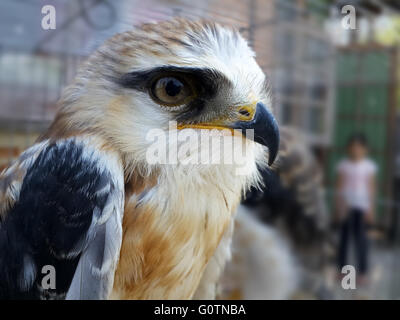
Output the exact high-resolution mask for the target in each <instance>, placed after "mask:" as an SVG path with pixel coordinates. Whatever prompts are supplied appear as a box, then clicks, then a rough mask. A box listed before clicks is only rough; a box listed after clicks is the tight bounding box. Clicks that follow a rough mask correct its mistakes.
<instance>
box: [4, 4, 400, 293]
mask: <svg viewBox="0 0 400 320" xmlns="http://www.w3.org/2000/svg"><path fill="white" fill-rule="evenodd" d="M48 4H50V5H53V6H54V7H55V9H56V28H55V29H54V30H43V28H42V26H41V21H42V18H43V17H44V14H42V13H41V10H42V7H43V6H45V5H48ZM345 5H352V6H354V8H355V9H356V29H354V30H352V29H349V30H347V29H345V28H344V27H343V25H342V19H343V17H344V16H345V14H342V13H341V9H342V8H343V6H345ZM177 16H181V17H186V18H189V19H199V18H207V19H209V20H212V21H216V22H219V23H221V24H227V25H234V26H236V27H237V28H238V29H239V30H240V32H241V33H242V34H243V36H244V37H245V38H246V39H248V42H249V44H250V45H251V46H252V47H253V48H254V50H255V52H256V54H257V61H258V63H259V64H260V66H261V67H262V68H263V70H264V71H265V73H266V75H267V76H268V77H269V78H270V81H271V86H272V95H273V108H274V111H275V114H276V116H277V119H278V122H279V123H280V124H281V125H282V126H283V125H284V126H289V127H291V128H294V129H295V130H297V131H298V132H301V135H302V136H303V137H304V140H302V141H305V144H307V147H309V150H310V152H311V153H312V154H313V156H314V159H315V166H317V167H318V168H319V172H320V175H321V187H320V190H319V191H323V193H321V192H320V193H319V194H322V197H323V199H322V201H323V202H324V206H318V208H317V209H313V214H312V215H307V210H306V209H307V208H302V206H304V202H302V201H297V204H296V205H294V206H292V207H290V208H289V209H288V208H279V206H280V203H281V202H279V201H278V202H277V203H275V206H278V209H277V210H278V211H279V210H283V211H284V210H286V211H287V210H291V214H292V215H293V214H296V213H297V211H298V212H299V214H298V216H302V215H303V216H306V219H307V220H314V221H313V223H314V222H315V223H314V224H316V225H318V228H319V232H320V233H321V235H319V236H317V237H312V239H310V240H308V241H305V242H304V243H300V241H298V240H297V237H296V236H295V235H294V233H295V231H293V228H291V227H289V228H288V227H281V226H280V224H279V223H278V222H276V220H275V219H262V220H263V222H260V223H262V224H265V225H267V226H268V228H271V229H273V230H275V231H274V232H275V233H279V234H280V235H279V237H281V238H283V239H285V240H284V241H285V243H286V245H285V248H284V249H282V250H287V251H288V252H289V253H288V254H289V255H290V259H289V260H284V262H282V263H286V264H287V263H292V264H293V270H295V271H293V274H294V273H295V274H296V276H295V278H296V279H295V280H293V279H292V278H290V282H293V286H291V287H290V290H289V289H288V290H287V292H286V291H285V293H282V295H281V296H279V298H289V299H364V298H365V299H399V298H400V275H399V272H397V271H398V270H400V82H398V74H399V72H400V56H399V50H398V47H399V45H400V1H398V0H386V1H379V0H346V1H341V0H337V1H335V0H243V1H232V0H205V1H197V2H194V1H189V0H150V1H140V0H113V1H111V0H84V1H78V0H51V1H50V0H47V1H41V0H37V1H34V0H32V1H23V0H2V1H1V2H0V169H3V168H4V167H6V166H7V165H8V164H9V163H10V162H12V161H13V159H15V158H16V157H17V156H18V155H19V154H20V153H21V152H22V151H23V150H24V149H26V148H27V147H29V146H30V145H32V144H33V143H34V141H35V139H36V138H37V137H38V135H39V134H40V133H42V132H43V131H44V130H45V129H46V127H47V126H48V125H49V123H50V121H51V120H52V119H53V117H54V115H55V112H56V101H57V99H58V98H59V96H60V93H61V90H62V88H63V87H64V86H65V85H66V84H68V83H70V82H71V80H72V79H73V77H74V75H75V73H76V70H77V68H78V66H79V64H80V63H81V62H82V61H83V60H85V58H86V57H87V56H88V55H89V54H90V53H91V52H92V51H93V50H95V49H96V48H97V47H98V46H99V45H100V44H101V43H102V42H103V41H104V40H105V39H106V38H108V37H110V36H111V35H113V34H115V33H117V32H121V31H125V30H128V29H130V28H131V27H132V26H133V25H138V24H140V23H143V22H153V21H159V20H165V19H168V18H171V17H177ZM297 131H296V132H297ZM355 132H362V133H363V134H365V136H366V137H367V139H368V142H369V146H370V148H369V149H370V157H371V159H372V160H373V161H374V162H375V163H376V165H377V167H378V171H377V199H376V209H375V215H376V217H375V221H374V224H373V227H372V228H370V229H369V231H368V236H369V240H370V244H371V245H370V269H369V281H368V284H367V285H365V286H363V287H357V289H356V290H345V289H343V288H342V286H341V284H340V281H339V280H338V279H337V274H336V273H337V267H336V258H335V255H336V248H337V245H338V230H337V229H336V228H335V224H334V223H333V218H332V217H333V213H334V211H335V208H334V207H335V206H334V201H333V199H334V198H335V187H334V186H335V180H336V174H337V171H336V169H335V168H336V166H337V164H338V162H339V161H340V160H341V159H342V158H343V157H344V156H345V153H346V142H347V139H348V137H349V136H350V135H351V134H352V133H355ZM299 143H300V142H299ZM301 143H303V142H301ZM307 177H308V175H305V176H304V177H303V179H307ZM291 183H294V182H289V185H286V187H287V188H289V189H290V188H291V186H293V185H292V184H291ZM296 183H297V184H299V183H300V184H301V182H299V181H297V182H296ZM295 193H296V192H295ZM294 197H295V198H296V196H294ZM313 199H314V198H313ZM295 200H296V199H295ZM297 200H298V199H297ZM320 200H321V199H319V198H318V201H320ZM315 201H317V200H315ZM309 202H310V201H309ZM308 205H309V204H308ZM322 207H324V209H321V208H322ZM318 210H320V211H318ZM322 211H323V212H322ZM260 214H261V216H262V215H263V213H262V212H261V213H260ZM291 219H292V218H291ZM291 219H287V221H286V224H287V225H289V226H290V225H291V226H292V227H293V226H294V224H296V225H297V224H301V223H302V222H299V221H297V220H293V219H292V220H291ZM320 220H323V222H320ZM303 225H304V226H305V227H304V230H302V232H303V233H305V234H310V233H312V232H313V231H312V230H311V228H313V227H312V226H311V224H303ZM308 225H310V227H309V229H307V228H308V227H307V226H308ZM279 248H280V247H279ZM258 250H262V249H258ZM278 251H279V250H278ZM350 261H351V259H350ZM233 263H234V262H233ZM266 268H267V269H268V266H267V267H266ZM244 272H246V271H244ZM249 272H250V271H249ZM262 272H264V271H262ZM265 272H268V270H265ZM282 276H283V277H284V279H282V281H283V282H284V281H286V282H287V281H289V280H288V279H289V278H288V277H289V276H288V275H285V274H283V275H282ZM228 279H229V277H228ZM227 281H229V280H227ZM294 282H295V283H296V285H294ZM275 286H278V287H279V286H280V284H279V283H277V284H275ZM282 286H284V284H282ZM265 290H266V291H268V290H272V289H271V288H266V289H265ZM273 290H277V289H276V287H274V289H273ZM231 297H233V298H235V297H236V298H240V297H243V295H242V296H237V295H236V296H235V295H231ZM271 297H275V296H273V295H272V296H271Z"/></svg>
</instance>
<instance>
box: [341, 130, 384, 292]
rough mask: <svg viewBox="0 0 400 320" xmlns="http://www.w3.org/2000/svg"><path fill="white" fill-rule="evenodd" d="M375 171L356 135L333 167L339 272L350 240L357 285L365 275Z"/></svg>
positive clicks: (363, 141)
mask: <svg viewBox="0 0 400 320" xmlns="http://www.w3.org/2000/svg"><path fill="white" fill-rule="evenodd" d="M376 171H377V167H376V165H375V163H374V162H373V161H372V160H371V159H369V158H368V143H367V139H366V137H365V136H364V135H363V134H361V133H357V134H354V135H352V136H351V137H350V138H349V140H348V143H347V157H346V158H345V159H343V160H341V161H340V162H339V164H338V167H337V173H338V176H337V183H336V195H337V198H336V209H337V210H336V214H337V216H336V218H337V220H338V221H339V223H340V240H339V247H338V264H339V272H341V270H342V268H343V266H345V265H346V264H347V252H348V248H349V245H350V238H353V239H354V243H355V254H356V266H355V268H356V271H357V283H359V284H364V283H365V282H366V274H367V271H368V238H367V232H366V231H367V226H368V225H372V224H373V222H374V198H375V184H376V182H375V176H376Z"/></svg>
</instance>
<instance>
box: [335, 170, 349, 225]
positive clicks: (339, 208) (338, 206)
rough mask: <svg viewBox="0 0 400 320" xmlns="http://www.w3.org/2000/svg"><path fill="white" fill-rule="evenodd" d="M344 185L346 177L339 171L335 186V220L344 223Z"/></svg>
mask: <svg viewBox="0 0 400 320" xmlns="http://www.w3.org/2000/svg"><path fill="white" fill-rule="evenodd" d="M343 184H344V176H343V173H342V172H341V171H340V170H339V171H338V175H337V178H336V185H335V220H336V221H342V220H343V218H344V216H345V212H346V208H345V203H344V199H343Z"/></svg>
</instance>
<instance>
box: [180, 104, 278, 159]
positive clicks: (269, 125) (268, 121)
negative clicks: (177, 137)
mask: <svg viewBox="0 0 400 320" xmlns="http://www.w3.org/2000/svg"><path fill="white" fill-rule="evenodd" d="M237 111H238V117H237V119H239V120H237V119H236V120H234V121H233V122H231V121H229V123H226V122H221V123H220V122H216V123H200V124H180V125H178V129H184V128H193V129H219V130H222V129H230V130H231V131H233V130H240V131H241V134H242V135H243V136H244V137H246V138H248V139H252V138H253V139H254V141H255V142H257V143H260V144H262V145H264V146H266V147H267V148H268V152H269V158H268V165H269V166H271V165H272V164H273V163H274V161H275V158H276V156H277V154H278V149H279V129H278V124H277V123H276V121H275V118H274V116H273V115H272V114H271V113H270V112H269V111H268V110H267V108H266V107H265V105H264V104H263V103H262V102H258V103H257V104H255V105H254V104H252V105H246V106H239V107H238V108H237ZM246 130H253V133H254V135H252V136H251V137H247V134H246V133H247V132H246Z"/></svg>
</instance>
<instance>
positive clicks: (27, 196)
mask: <svg viewBox="0 0 400 320" xmlns="http://www.w3.org/2000/svg"><path fill="white" fill-rule="evenodd" d="M58 105H59V111H58V113H57V115H56V117H55V119H54V121H53V122H52V124H51V126H50V128H49V129H48V130H47V132H46V133H44V134H43V136H41V137H40V138H39V140H38V141H37V143H36V144H35V145H33V146H32V147H31V148H29V149H27V150H26V151H25V152H24V153H23V154H22V155H21V156H20V157H19V159H18V160H17V161H16V162H15V163H14V164H13V165H11V166H10V167H9V168H8V169H6V170H5V171H4V172H3V173H2V175H1V178H0V201H1V203H0V217H1V220H0V221H1V224H0V270H1V274H0V298H3V299H6V298H17V299H18V298H22V299H63V298H66V299H108V298H109V299H190V298H213V296H214V294H215V285H216V282H217V281H218V276H219V273H220V272H221V269H222V267H223V264H224V261H225V260H226V259H227V258H228V257H229V245H230V239H231V235H232V224H233V223H232V222H233V215H234V212H235V209H236V207H237V205H238V204H239V202H240V197H241V194H242V192H243V190H244V189H245V188H247V187H248V186H250V185H253V184H256V183H257V181H258V168H259V166H261V165H262V163H263V162H265V160H264V159H265V158H266V152H267V153H268V154H269V156H268V162H269V164H271V163H273V161H274V159H275V157H276V154H277V151H278V144H279V130H278V127H277V124H276V122H275V120H274V118H273V116H272V111H271V101H270V97H269V91H268V85H267V80H266V77H265V75H264V73H263V72H262V70H261V69H260V67H259V66H258V64H257V63H256V61H255V54H254V52H253V51H252V50H251V49H250V48H249V46H248V45H247V43H246V41H245V40H244V39H243V38H242V36H241V35H240V34H239V33H238V32H237V31H236V30H234V29H231V28H226V27H222V26H220V25H217V24H215V23H212V22H205V21H200V22H193V21H188V20H184V19H174V20H170V21H164V22H159V23H151V24H145V25H142V26H141V27H138V28H136V29H134V30H132V31H128V32H124V33H121V34H117V35H115V36H113V37H112V38H110V39H109V40H108V41H106V42H105V43H104V45H102V46H101V47H100V48H99V49H98V50H97V51H96V52H94V53H93V54H92V55H91V56H90V57H89V58H88V60H87V61H86V62H85V63H84V64H83V65H82V66H81V68H80V70H79V71H78V73H77V76H76V78H75V80H74V81H73V83H72V84H71V85H70V86H68V87H67V88H66V89H65V90H64V92H63V93H62V96H61V98H60V100H59V102H58ZM171 122H172V123H176V129H170V123H171ZM226 128H228V129H229V130H228V132H230V133H231V134H232V137H233V136H234V135H236V134H235V132H237V131H239V132H241V134H242V135H241V136H240V139H236V140H235V141H237V140H240V141H239V142H234V143H233V144H235V143H241V144H245V146H246V147H247V149H246V150H247V152H246V153H245V162H244V163H245V169H246V170H244V172H242V173H240V174H238V172H237V169H238V168H237V167H238V164H236V162H233V163H229V162H225V161H220V162H216V163H214V162H212V163H205V164H203V163H201V164H199V163H192V162H189V163H187V162H183V161H178V162H176V163H175V162H174V163H169V162H167V163H158V162H156V163H152V162H150V161H149V159H148V156H147V155H148V150H149V148H150V147H151V145H152V143H153V141H151V140H149V139H148V137H147V134H148V133H149V132H151V131H152V130H153V131H154V130H158V132H159V131H160V130H161V132H165V133H166V134H167V133H169V132H170V131H174V130H175V132H178V133H182V132H189V131H190V132H191V134H193V132H195V133H199V132H209V133H210V135H214V134H215V131H217V132H226V130H224V129H226ZM233 129H235V130H233ZM246 129H253V130H254V131H253V133H254V134H253V137H254V139H251V135H250V136H249V135H247V134H246V133H245V130H246ZM221 136H222V138H223V139H227V138H229V135H228V136H227V135H226V133H224V134H222V135H221ZM182 143H183V142H182V141H178V142H177V144H178V145H180V144H182ZM168 146H169V145H168ZM168 151H170V150H169V149H168ZM207 152H209V145H207V144H205V143H204V144H203V140H201V141H200V143H199V144H198V146H197V148H191V149H190V152H189V153H190V154H191V155H193V154H196V153H197V154H202V153H206V154H207ZM46 266H47V267H46ZM48 266H51V267H53V268H54V270H55V274H56V279H55V286H54V287H50V288H49V287H48V286H44V284H43V268H45V270H47V269H46V268H48Z"/></svg>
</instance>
